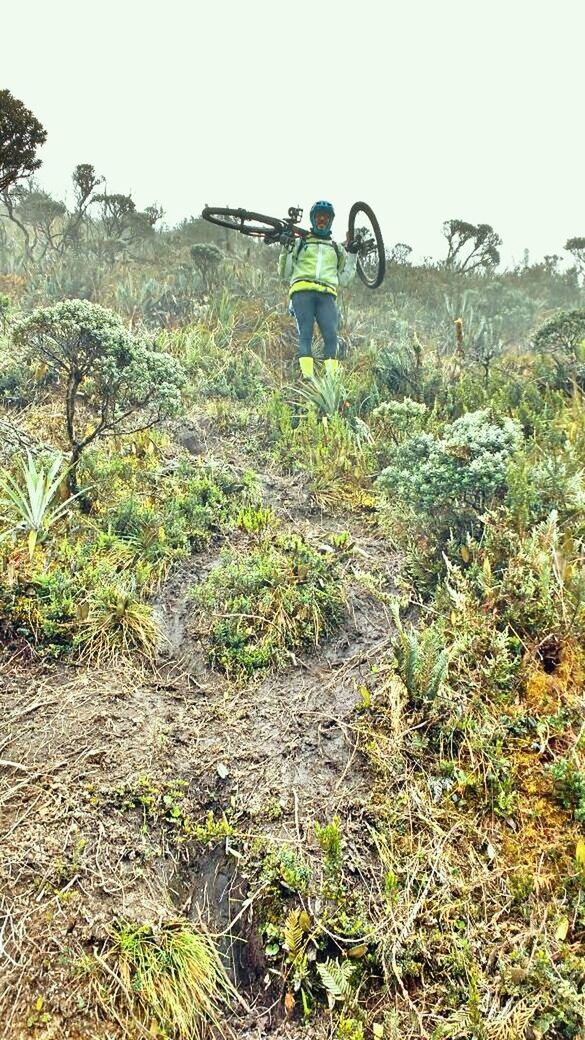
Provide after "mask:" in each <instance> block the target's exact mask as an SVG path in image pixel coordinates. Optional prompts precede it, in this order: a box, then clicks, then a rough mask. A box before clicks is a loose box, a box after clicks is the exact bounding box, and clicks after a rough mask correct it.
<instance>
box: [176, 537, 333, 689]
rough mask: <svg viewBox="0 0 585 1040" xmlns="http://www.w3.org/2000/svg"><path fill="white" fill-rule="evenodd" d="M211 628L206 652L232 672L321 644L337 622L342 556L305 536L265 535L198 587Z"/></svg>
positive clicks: (232, 556) (203, 613) (225, 558)
mask: <svg viewBox="0 0 585 1040" xmlns="http://www.w3.org/2000/svg"><path fill="white" fill-rule="evenodd" d="M193 595H194V599H195V602H196V604H197V605H198V607H199V610H200V619H201V620H203V618H204V617H210V618H211V620H210V621H209V624H208V627H207V632H206V635H207V644H208V656H209V660H210V662H211V663H212V664H213V665H216V666H217V667H219V668H220V669H221V670H222V671H224V672H226V673H227V674H228V675H230V676H235V677H243V676H246V675H251V674H252V673H253V672H254V671H255V670H256V669H261V668H266V667H269V666H274V667H282V665H283V664H285V663H286V661H287V659H290V657H291V652H292V651H294V650H299V649H301V648H303V647H310V646H315V645H317V644H318V643H319V641H320V638H321V636H322V635H325V634H327V633H328V632H330V631H331V630H332V629H333V628H334V627H335V626H336V625H337V624H338V622H339V620H340V618H341V615H342V610H343V602H344V599H343V591H342V586H341V582H340V575H339V556H338V554H337V553H335V552H334V551H333V550H332V551H330V552H327V551H324V550H320V549H316V548H313V547H312V546H311V545H309V544H308V543H307V542H306V541H305V540H304V539H303V538H301V537H299V536H294V535H289V536H286V537H273V538H272V539H270V538H267V539H266V540H265V541H263V542H262V543H261V544H260V545H259V546H258V547H257V548H255V549H254V550H253V551H252V552H251V553H249V554H238V555H235V554H234V553H233V552H229V553H227V554H224V556H223V559H222V562H221V563H220V564H219V566H218V567H217V568H216V569H215V570H214V571H213V572H212V574H211V575H210V577H209V578H208V579H207V581H206V582H205V583H204V584H203V585H201V586H200V587H199V588H197V589H196V590H195V591H194V594H193Z"/></svg>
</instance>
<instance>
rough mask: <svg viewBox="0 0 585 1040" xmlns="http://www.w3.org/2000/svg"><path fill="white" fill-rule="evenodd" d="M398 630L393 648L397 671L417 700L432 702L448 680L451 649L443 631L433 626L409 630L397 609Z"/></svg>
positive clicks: (395, 615) (395, 619) (413, 697)
mask: <svg viewBox="0 0 585 1040" xmlns="http://www.w3.org/2000/svg"><path fill="white" fill-rule="evenodd" d="M393 615H394V621H395V624H396V628H397V632H398V641H397V643H396V645H395V647H394V656H395V659H396V665H397V670H398V673H399V675H400V678H401V679H402V681H403V682H404V685H405V686H406V688H407V690H408V692H409V694H410V696H411V697H412V699H413V700H414V701H433V700H435V698H436V697H437V695H438V694H439V692H440V689H441V687H442V685H443V683H444V682H445V679H446V677H447V672H448V669H449V651H448V649H447V648H446V647H445V643H444V635H443V633H442V632H441V630H440V629H439V628H438V627H437V626H435V625H430V626H429V628H427V629H424V630H423V631H422V632H417V631H416V630H415V629H414V628H411V629H410V630H409V631H407V630H406V629H405V628H404V625H403V624H402V621H401V619H400V616H399V614H398V611H397V609H394V610H393Z"/></svg>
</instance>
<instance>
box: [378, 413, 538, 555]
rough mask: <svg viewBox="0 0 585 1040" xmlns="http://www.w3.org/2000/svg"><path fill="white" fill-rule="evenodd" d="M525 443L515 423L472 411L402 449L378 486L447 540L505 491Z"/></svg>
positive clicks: (415, 439)
mask: <svg viewBox="0 0 585 1040" xmlns="http://www.w3.org/2000/svg"><path fill="white" fill-rule="evenodd" d="M521 442H522V434H521V431H520V429H519V427H518V424H517V423H515V422H514V420H512V419H508V418H504V419H501V420H497V419H492V418H491V417H490V415H489V413H488V412H487V411H479V412H468V413H467V414H466V415H463V416H462V417H461V418H460V419H457V420H455V422H454V423H451V424H449V425H447V426H446V427H445V429H444V431H443V435H442V436H441V437H438V436H435V435H433V434H431V433H420V434H418V435H417V436H415V437H411V438H410V439H409V440H406V441H404V443H402V444H399V445H397V447H396V449H395V451H394V452H393V454H392V456H391V462H390V465H389V466H387V467H386V468H385V469H384V470H383V471H382V473H381V474H380V476H379V478H378V481H377V485H378V487H379V488H380V489H381V490H382V491H383V492H384V493H385V494H386V495H387V496H388V497H391V496H392V497H396V498H398V499H399V500H403V501H404V502H405V503H406V504H407V505H408V506H411V507H412V508H413V509H414V510H416V512H417V513H418V514H419V515H420V517H421V523H423V522H424V523H426V524H428V525H429V527H432V528H433V529H434V530H435V532H438V533H439V535H440V537H445V536H446V533H447V531H448V530H449V528H450V527H453V528H455V529H457V530H461V531H463V530H465V528H466V526H468V525H470V524H471V525H473V523H474V522H475V521H477V519H478V517H479V515H480V514H481V513H482V512H483V511H484V510H485V509H486V508H487V507H488V506H489V505H490V504H491V503H492V502H493V501H494V500H495V499H496V498H497V497H498V496H501V495H502V494H503V492H504V491H505V488H506V483H507V475H508V466H509V462H510V459H511V458H512V456H513V453H514V451H515V450H516V449H517V448H518V447H519V446H520V444H521Z"/></svg>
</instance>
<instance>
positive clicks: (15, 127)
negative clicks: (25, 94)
mask: <svg viewBox="0 0 585 1040" xmlns="http://www.w3.org/2000/svg"><path fill="white" fill-rule="evenodd" d="M46 139H47V132H46V130H45V129H44V127H43V126H42V124H41V123H40V122H39V120H38V119H37V118H36V116H34V115H33V114H32V112H31V111H30V110H29V109H28V108H27V107H26V105H24V104H23V102H22V101H18V99H17V98H15V97H13V95H12V94H11V93H10V91H9V90H0V192H4V191H7V189H8V188H9V187H10V185H11V184H15V183H16V181H18V180H20V179H21V178H22V177H28V176H29V175H30V174H31V173H34V171H35V170H38V168H39V166H40V165H41V160H40V159H37V158H36V152H37V148H38V147H39V146H40V145H42V144H44V143H45V141H46Z"/></svg>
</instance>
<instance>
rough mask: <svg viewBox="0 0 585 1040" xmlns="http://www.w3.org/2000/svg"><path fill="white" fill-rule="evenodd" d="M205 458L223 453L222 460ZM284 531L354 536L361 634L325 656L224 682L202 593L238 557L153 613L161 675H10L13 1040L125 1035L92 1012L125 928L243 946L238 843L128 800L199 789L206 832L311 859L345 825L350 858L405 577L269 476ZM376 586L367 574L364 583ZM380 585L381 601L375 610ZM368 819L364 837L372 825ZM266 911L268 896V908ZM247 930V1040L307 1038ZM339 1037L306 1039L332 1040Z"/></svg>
mask: <svg viewBox="0 0 585 1040" xmlns="http://www.w3.org/2000/svg"><path fill="white" fill-rule="evenodd" d="M206 447H207V448H209V445H207V446H206ZM262 488H263V497H264V500H265V502H266V504H269V505H270V506H271V507H272V509H273V510H274V511H275V512H276V513H277V514H278V515H279V517H280V518H281V521H282V525H283V529H284V530H286V529H292V530H295V531H300V532H302V533H303V534H306V535H309V536H310V537H311V539H312V540H313V541H317V543H318V542H319V539H320V538H325V537H326V536H327V535H328V534H331V532H342V531H349V532H350V535H351V538H352V540H353V543H354V545H353V551H352V553H351V556H350V557H349V561H348V563H347V567H346V573H345V577H344V581H345V587H346V590H347V609H346V613H345V620H344V623H343V625H342V626H341V628H340V629H339V630H338V631H337V633H336V634H335V636H334V637H333V638H330V639H328V640H326V641H324V642H323V643H322V645H321V646H319V647H317V648H316V649H315V651H314V652H312V653H307V654H302V655H299V656H293V655H291V659H290V663H289V665H288V667H287V668H286V669H285V670H284V671H282V672H280V673H279V674H266V675H264V676H262V677H261V678H259V679H256V680H254V681H252V682H249V683H247V684H243V685H242V684H234V683H230V682H229V681H228V680H227V679H226V678H225V677H224V676H222V675H221V674H219V673H218V672H214V671H212V670H210V668H209V666H208V664H207V662H206V658H205V653H204V649H203V647H202V644H201V640H200V635H199V633H198V632H197V627H196V624H195V623H194V619H193V606H192V603H191V600H190V589H191V588H192V587H193V586H194V585H195V584H196V583H197V582H199V581H201V580H202V579H204V578H205V576H206V575H207V574H208V573H209V571H210V569H211V568H212V567H213V566H214V565H215V563H216V562H217V558H218V554H219V552H220V550H221V547H222V545H224V544H225V542H224V540H221V539H217V540H216V542H215V543H214V544H212V545H211V546H209V547H208V548H207V549H206V550H205V551H204V552H203V553H200V554H198V555H196V556H194V557H193V558H191V559H189V560H187V561H185V562H184V563H183V564H182V565H181V566H180V567H179V568H178V569H177V570H176V571H175V572H174V573H172V574H171V575H170V576H169V578H168V580H167V581H166V582H165V583H164V585H163V586H162V588H161V589H160V590H159V593H158V594H157V597H156V602H155V609H156V613H157V617H158V620H159V623H160V626H161V632H162V638H161V644H160V650H159V654H158V658H157V661H156V663H155V666H154V667H152V668H151V667H140V666H138V665H137V664H136V662H134V663H133V664H125V665H123V666H121V667H118V668H116V669H109V670H96V669H91V670H86V669H82V668H76V667H73V666H64V665H63V664H58V663H51V662H47V661H43V660H41V659H39V658H38V657H37V656H36V655H35V653H34V650H33V649H31V648H30V647H29V646H28V645H26V644H21V645H13V646H11V647H9V648H8V647H5V648H4V649H3V650H2V657H1V659H0V711H1V717H2V727H1V736H0V759H1V780H0V812H1V813H2V833H3V836H4V837H3V843H2V850H1V854H0V856H1V860H0V871H1V875H0V877H1V891H2V896H1V903H0V937H1V942H2V954H3V964H4V969H3V972H2V975H3V979H2V983H1V989H0V1007H1V1015H0V1021H1V1023H2V1024H1V1026H0V1036H2V1037H3V1038H6V1040H15V1038H17V1037H24V1036H27V1037H30V1036H31V1035H33V1036H36V1037H43V1038H47V1040H48V1038H52V1037H55V1038H56V1037H59V1038H60V1037H63V1038H80V1037H83V1038H84V1040H85V1038H87V1040H93V1038H96V1040H98V1038H99V1040H104V1038H106V1037H111V1038H114V1037H117V1036H119V1035H121V1034H120V1033H119V1028H118V1027H117V1026H116V1025H115V1023H114V1022H111V1021H110V1022H106V1021H105V1020H104V1019H103V1017H102V1016H100V1015H99V1014H98V1013H97V1012H96V1010H95V1006H92V1005H91V1002H90V1001H88V999H87V992H88V985H87V979H85V978H84V977H83V973H82V972H81V971H80V970H78V967H79V964H80V962H81V961H82V957H83V951H86V952H91V951H99V950H100V949H102V947H103V944H104V940H105V937H106V935H107V931H108V927H109V925H110V923H111V922H112V920H122V919H129V920H137V921H147V920H148V921H153V922H156V921H160V920H162V919H168V918H169V917H171V918H172V916H173V915H175V916H176V914H177V912H178V911H180V912H181V913H183V914H187V915H188V916H190V917H192V918H193V919H194V920H198V921H201V920H203V921H205V922H206V923H207V925H208V926H209V928H210V929H211V930H212V931H213V932H214V933H218V932H222V931H225V930H226V929H228V931H229V928H228V926H229V924H230V921H233V919H234V918H236V917H237V916H238V914H239V912H240V910H241V908H242V906H243V901H244V900H245V899H249V898H250V892H249V888H248V885H247V882H246V881H245V880H244V879H242V878H241V876H240V874H239V869H238V860H237V856H235V857H234V856H233V855H231V854H230V852H229V848H228V849H227V851H226V846H227V845H229V843H228V842H226V843H224V844H223V845H220V846H219V851H218V847H217V846H215V847H214V848H212V850H211V851H210V852H203V853H202V852H201V847H200V846H198V847H195V846H194V845H192V844H190V843H189V842H185V843H184V844H183V845H182V846H181V847H180V848H177V845H176V843H175V842H173V840H172V834H169V828H168V827H167V826H166V824H163V823H161V824H160V826H158V825H155V824H153V823H152V822H151V824H150V825H149V826H145V820H144V819H143V818H142V817H141V811H140V808H139V807H135V808H134V809H133V810H131V811H122V810H121V808H120V804H119V801H120V798H119V796H118V795H117V794H116V792H119V791H120V790H128V789H130V788H132V787H133V785H134V786H135V785H136V783H137V782H138V780H139V778H140V777H147V778H148V782H149V783H151V784H153V785H156V784H157V783H159V784H164V783H168V782H172V781H175V780H179V779H180V780H181V781H185V784H186V785H188V787H187V790H188V796H189V807H190V810H191V811H192V813H193V815H194V817H196V818H198V819H199V820H201V821H203V820H204V819H205V816H206V814H207V813H209V812H210V811H211V812H213V813H214V815H215V817H216V818H219V817H221V815H222V813H224V812H225V813H231V815H232V816H233V817H235V818H236V819H237V825H238V828H239V829H242V828H244V830H246V831H247V832H248V834H249V836H250V840H253V838H254V837H258V836H264V837H266V838H267V839H269V840H272V839H274V840H275V841H276V840H278V841H279V842H289V843H291V846H292V847H299V848H301V847H302V848H303V849H305V850H307V849H308V850H309V853H310V849H311V842H312V841H313V842H314V836H313V835H314V824H315V821H324V822H325V821H329V820H331V819H332V818H333V817H334V816H335V815H336V814H338V815H340V816H341V818H342V819H343V821H344V832H345V833H346V835H347V837H348V841H349V842H350V843H351V835H352V827H353V826H355V827H356V828H359V827H360V826H362V823H363V817H364V815H367V811H368V810H367V802H368V793H369V789H370V777H369V774H368V769H367V766H366V764H365V761H364V759H363V758H362V755H361V753H360V751H359V749H358V747H357V744H356V737H355V732H354V721H355V715H356V704H357V703H358V702H359V700H360V694H359V692H358V690H359V686H360V684H361V683H364V682H365V681H366V680H367V676H368V673H369V669H370V666H371V664H372V662H374V661H375V660H376V659H378V658H379V656H380V655H381V654H382V653H383V652H384V650H386V649H388V647H389V646H390V645H391V640H392V623H391V619H390V617H389V614H388V611H387V608H386V607H385V605H384V595H385V594H389V593H392V592H393V591H395V582H396V577H397V571H398V567H397V560H396V557H395V555H394V553H393V552H392V551H391V550H390V549H389V547H388V545H387V543H384V541H383V539H382V538H381V536H380V535H379V534H378V533H377V532H376V529H375V527H374V525H373V523H372V522H371V521H370V520H369V519H368V516H367V515H361V516H360V515H357V514H353V515H350V516H348V515H339V516H337V515H335V514H331V513H324V512H323V511H322V510H319V509H318V508H317V507H316V506H315V503H314V502H312V500H311V496H310V494H309V492H308V490H307V488H306V486H305V484H304V482H303V480H302V479H299V480H296V479H295V478H292V477H283V476H281V475H279V474H269V475H267V476H265V477H264V478H263V483H262ZM364 574H367V575H369V576H370V579H369V581H364V577H363V576H364ZM372 576H373V579H374V586H375V587H376V588H377V589H379V591H380V592H381V593H382V595H378V594H376V593H375V592H372ZM360 821H362V823H360ZM252 895H253V893H252ZM251 917H252V915H251V913H246V914H242V915H241V917H240V919H239V923H238V924H237V927H236V926H234V928H233V929H232V930H231V933H230V934H229V935H228V936H227V938H226V936H224V937H223V939H222V949H223V951H224V953H225V954H226V955H227V956H228V960H229V962H230V965H231V970H232V974H233V976H234V978H235V979H236V981H237V982H238V986H239V988H240V989H241V992H242V995H243V997H244V999H245V1001H246V1003H247V1005H248V1008H249V1010H248V1011H245V1010H244V1009H243V1008H240V1009H238V1011H237V1013H236V1017H235V1019H234V1021H233V1023H232V1027H233V1030H234V1033H235V1035H237V1036H240V1037H242V1038H248V1040H252V1038H260V1037H267V1036H274V1037H279V1036H282V1037H284V1036H294V1035H296V1034H295V1030H296V1028H297V1027H296V1026H295V1025H294V1024H291V1023H289V1022H286V1021H285V1020H284V1019H283V1013H282V999H281V998H282V992H281V991H279V989H278V986H275V985H274V984H273V982H269V984H267V982H266V964H265V962H264V960H263V951H262V943H261V942H260V940H259V938H258V936H257V935H255V934H254V929H253V924H252V925H250V918H251ZM327 1028H328V1027H327V1021H324V1023H323V1024H322V1025H316V1026H315V1027H311V1028H310V1029H309V1030H307V1029H306V1028H304V1029H303V1031H302V1035H303V1036H304V1037H310V1036H312V1035H314V1036H318V1035H319V1036H321V1035H327Z"/></svg>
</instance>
